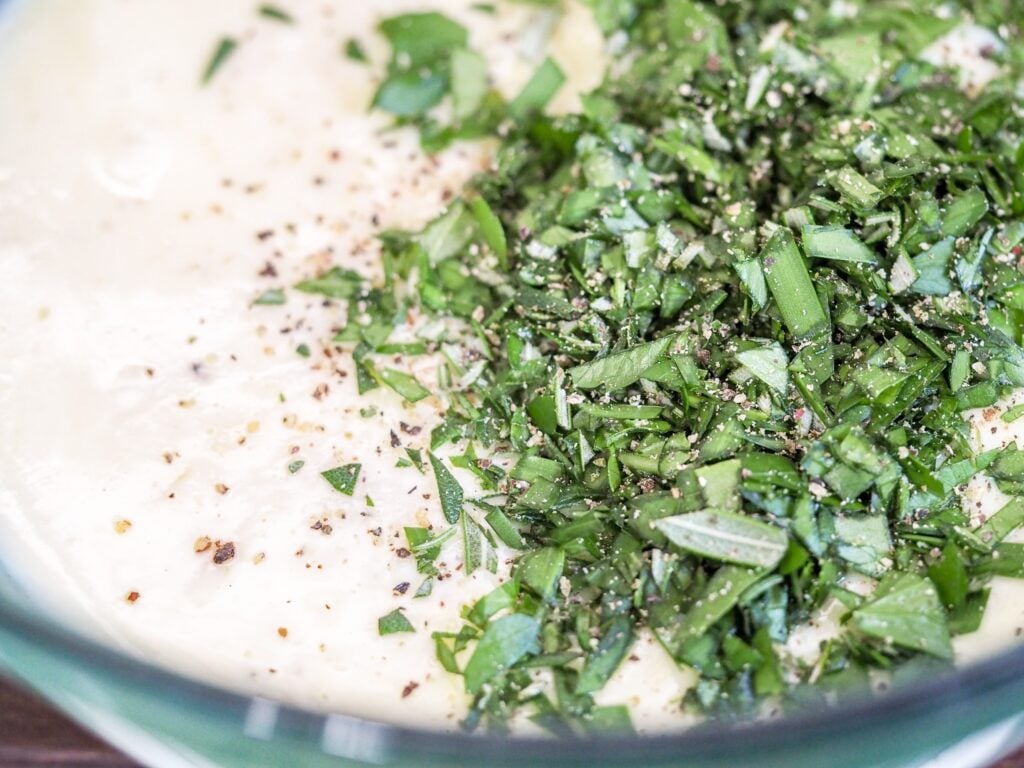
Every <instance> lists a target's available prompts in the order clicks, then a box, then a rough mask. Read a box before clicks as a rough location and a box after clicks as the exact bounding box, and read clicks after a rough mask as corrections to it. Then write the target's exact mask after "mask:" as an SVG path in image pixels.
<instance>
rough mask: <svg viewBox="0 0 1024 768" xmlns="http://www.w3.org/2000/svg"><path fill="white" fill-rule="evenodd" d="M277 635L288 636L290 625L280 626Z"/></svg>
mask: <svg viewBox="0 0 1024 768" xmlns="http://www.w3.org/2000/svg"><path fill="white" fill-rule="evenodd" d="M277 635H278V637H288V627H278V628H277Z"/></svg>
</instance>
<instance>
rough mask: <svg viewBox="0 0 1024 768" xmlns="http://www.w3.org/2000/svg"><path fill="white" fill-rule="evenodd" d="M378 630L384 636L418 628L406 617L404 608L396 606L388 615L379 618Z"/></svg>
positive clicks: (413, 630)
mask: <svg viewBox="0 0 1024 768" xmlns="http://www.w3.org/2000/svg"><path fill="white" fill-rule="evenodd" d="M377 631H378V633H380V635H381V637H383V636H384V635H394V634H397V633H399V632H415V631H416V629H415V628H414V627H413V625H412V624H411V623H410V622H409V620H408V619H407V618H405V614H404V613H402V609H401V608H396V609H395V610H393V611H392V612H391V613H389V614H387V615H386V616H381V617H380V618H379V619H377Z"/></svg>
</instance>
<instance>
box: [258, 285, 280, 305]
mask: <svg viewBox="0 0 1024 768" xmlns="http://www.w3.org/2000/svg"><path fill="white" fill-rule="evenodd" d="M286 300H287V299H286V297H285V295H284V289H283V288H270V289H269V290H266V291H264V292H263V293H261V294H260V295H259V296H257V297H256V298H255V299H254V300H253V302H252V303H253V304H255V305H257V306H267V307H272V306H279V305H281V304H284V303H285V301H286Z"/></svg>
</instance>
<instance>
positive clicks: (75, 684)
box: [0, 0, 1024, 768]
mask: <svg viewBox="0 0 1024 768" xmlns="http://www.w3.org/2000/svg"><path fill="white" fill-rule="evenodd" d="M11 4H12V3H11V2H10V0H0V14H3V12H4V11H5V9H7V7H8V6H10V5H11ZM0 21H2V19H0ZM4 496H5V494H4V490H3V488H2V487H0V499H2V500H3V501H4V502H5V503H12V502H11V501H10V497H8V498H6V499H4V498H3V497H4ZM0 543H2V542H0ZM14 572H15V569H14V568H13V565H12V564H11V563H9V562H5V561H4V559H3V555H2V553H0V672H2V673H4V674H6V675H9V676H10V677H12V678H13V679H16V680H20V681H21V682H23V683H24V684H26V685H27V686H29V687H31V688H32V689H34V690H36V691H37V692H39V693H40V694H42V695H43V696H44V697H46V698H47V699H49V700H50V701H51V702H52V703H53V704H54V705H56V706H57V707H58V708H60V709H61V710H63V711H64V712H66V713H67V714H68V715H70V716H71V717H72V718H74V719H75V720H77V721H78V722H80V723H81V724H82V725H84V726H85V727H86V728H88V729H90V730H92V731H94V732H95V733H96V734H98V735H99V736H101V737H102V738H104V739H106V740H107V741H109V742H111V743H112V744H114V745H116V746H117V747H119V748H120V749H122V750H123V751H124V752H126V753H127V754H129V755H131V756H132V757H134V758H136V759H137V760H139V761H141V762H143V763H145V764H147V765H149V766H155V767H159V768H165V767H166V768H170V767H177V766H203V767H204V768H206V767H209V766H239V768H241V767H242V766H245V767H246V768H258V767H259V766H356V765H386V766H446V767H451V766H473V767H474V768H484V767H485V766H613V765H614V766H687V767H688V768H711V767H712V766H730V768H744V767H745V766H751V767H752V768H753V767H754V766H756V767H757V768H775V767H778V768H803V767H804V766H806V767H807V768H821V766H830V767H831V768H843V767H848V768H861V767H864V768H867V766H874V767H875V768H889V767H890V766H891V767H892V768H897V767H900V768H905V767H906V766H918V765H922V766H923V765H924V764H926V763H927V764H928V765H929V768H939V767H940V766H947V765H948V766H951V767H955V768H970V767H971V766H982V765H985V764H987V763H988V762H990V761H992V760H995V759H997V758H998V757H1000V756H1001V755H1003V754H1006V753H1007V752H1009V751H1010V750H1011V749H1013V748H1014V747H1016V746H1017V745H1019V744H1022V743H1024V647H1019V648H1016V649H1014V650H1012V651H1008V652H1006V653H1003V654H1002V655H1000V656H998V657H994V658H991V659H989V660H986V661H984V662H982V663H979V664H976V665H974V666H971V667H967V668H963V669H960V670H957V671H955V672H951V673H948V674H944V675H941V676H937V677H932V678H930V679H924V680H919V681H917V682H916V683H913V684H909V685H906V686H904V687H901V688H899V689H898V690H894V691H891V692H889V693H887V694H885V695H884V696H880V697H875V698H871V699H860V700H855V701H849V702H846V703H844V704H843V705H841V706H837V707H834V708H827V709H820V710H818V711H808V712H803V713H801V714H797V715H791V716H787V717H785V718H781V719H776V720H771V721H759V722H755V723H750V724H744V725H740V726H736V725H732V726H730V725H727V724H723V723H718V724H714V723H712V724H709V725H707V726H701V727H698V728H694V729H691V730H688V731H685V732H680V733H678V734H675V735H664V736H649V737H639V736H634V737H622V736H615V737H611V736H609V737H602V736H600V735H590V736H587V737H586V738H580V739H577V740H571V741H570V740H554V739H507V738H498V737H493V736H470V735H464V734H453V733H440V732H433V731H426V730H417V729H412V728H403V727H396V726H393V725H388V724H384V723H381V722H374V721H370V720H365V719H361V718H359V717H357V716H353V715H348V714H323V713H317V712H313V711H303V710H300V709H296V708H294V707H289V706H285V705H282V704H278V703H276V702H274V701H270V700H267V699H261V698H251V697H247V696H242V695H238V694H235V693H231V692H229V691H227V690H223V689H219V688H215V687H211V686H209V685H205V684H203V683H200V682H197V681H194V680H191V679H188V678H185V677H182V676H179V675H176V674H174V673H171V672H169V671H167V670H164V669H161V668H158V667H156V666H154V665H152V664H148V663H146V662H144V661H141V660H139V659H136V658H133V657H130V656H128V655H125V654H123V653H119V652H117V651H114V650H112V649H111V648H108V647H106V646H104V645H102V644H100V643H98V642H96V641H94V640H92V639H90V638H89V637H87V636H86V635H84V634H82V633H81V632H79V631H78V630H76V629H75V628H74V627H72V626H70V625H69V624H68V623H66V621H65V620H62V619H61V618H60V617H57V616H54V615H52V614H50V613H49V612H47V611H46V610H44V608H43V607H42V606H41V605H40V604H39V603H37V602H36V600H35V599H34V598H33V596H32V594H30V592H29V591H28V590H26V589H24V588H23V587H21V586H19V583H18V581H17V579H16V578H15V575H14ZM929 761H932V762H929Z"/></svg>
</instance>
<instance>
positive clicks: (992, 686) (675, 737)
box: [0, 594, 1024, 764]
mask: <svg viewBox="0 0 1024 768" xmlns="http://www.w3.org/2000/svg"><path fill="white" fill-rule="evenodd" d="M0 629H4V630H6V631H9V632H12V633H13V634H15V635H17V636H18V637H19V638H21V639H23V640H29V641H31V642H32V643H33V644H34V645H35V646H36V647H37V648H41V649H42V650H43V651H44V652H45V653H46V654H48V655H53V656H58V655H59V656H60V657H62V658H64V659H71V660H73V662H74V663H75V664H76V665H78V666H84V667H86V668H88V669H89V670H90V671H92V672H95V673H99V674H101V675H104V676H108V677H116V678H121V679H122V680H125V681H126V682H128V683H129V684H132V683H134V684H140V683H144V684H145V688H147V689H149V690H152V691H157V692H159V693H158V694H155V695H158V696H159V698H162V699H167V698H171V697H174V698H176V699H177V700H179V701H182V702H186V703H188V704H189V705H190V706H191V707H194V711H196V712H201V711H203V710H206V711H221V712H236V713H238V714H239V715H242V714H244V713H245V712H247V711H248V710H249V708H250V707H251V706H252V704H253V702H261V701H262V702H269V703H272V704H274V705H275V706H277V707H278V712H279V713H280V717H279V721H280V722H281V724H282V726H287V727H290V728H292V729H293V730H294V731H295V735H296V736H298V737H299V738H301V737H302V735H303V734H305V735H307V736H308V735H309V734H311V733H313V734H319V733H320V728H321V727H322V726H323V725H324V724H325V723H327V722H328V721H334V722H339V721H340V722H342V723H344V724H345V726H346V727H348V728H353V729H359V730H360V731H363V732H368V733H372V735H374V736H375V737H377V738H378V740H379V741H381V742H382V743H385V744H387V745H388V746H389V748H390V749H391V750H392V751H395V752H397V753H409V754H420V755H423V756H430V755H433V756H442V755H446V754H448V755H450V754H453V753H460V752H462V753H463V754H466V752H464V750H471V751H469V752H468V754H474V755H476V756H477V757H479V758H483V759H488V758H492V759H495V760H499V759H500V760H508V759H509V758H511V759H513V760H517V759H529V758H550V757H552V756H557V754H558V752H559V750H560V749H565V748H566V747H568V749H571V753H570V752H566V753H565V756H570V755H571V756H572V757H574V758H576V759H586V760H588V761H593V762H594V763H597V764H601V763H604V764H607V763H609V762H611V761H614V760H621V759H624V758H626V757H628V758H629V759H631V760H636V759H637V758H647V759H651V760H656V759H657V758H658V757H659V756H662V757H664V756H669V755H671V757H672V758H673V759H675V760H678V759H681V758H685V757H687V756H699V755H706V754H709V753H716V754H742V753H746V754H750V753H751V752H750V751H751V750H755V751H760V752H764V751H765V750H770V749H772V748H773V747H775V748H781V747H782V746H784V745H785V744H787V743H792V742H793V741H797V742H805V741H808V740H813V739H818V738H820V739H825V738H828V737H830V736H833V735H838V734H849V733H850V732H857V733H859V734H861V735H862V736H863V735H864V734H865V733H866V732H868V731H870V730H871V729H872V728H878V727H881V726H882V725H883V724H887V725H890V726H891V725H892V724H893V723H894V722H897V721H912V720H916V719H918V718H920V717H924V716H926V715H928V714H931V713H937V712H940V711H942V710H943V709H945V708H948V707H950V706H955V705H962V704H964V703H965V702H977V701H980V700H982V699H984V698H985V697H987V696H990V695H992V694H995V693H999V692H1006V691H1009V690H1010V689H1013V688H1015V687H1019V688H1020V689H1021V693H1022V694H1024V645H1022V646H1019V647H1011V648H1010V649H1007V650H1004V651H1002V652H1000V653H997V654H995V655H993V656H990V657H987V658H985V659H983V660H981V661H978V662H974V663H972V664H968V665H966V666H963V667H956V668H954V669H952V670H951V671H948V672H945V673H944V674H941V675H936V676H929V677H928V678H927V679H921V680H916V681H914V682H908V683H906V684H904V685H900V686H897V687H894V688H893V689H892V690H890V691H887V692H885V693H884V694H881V695H869V696H859V697H851V699H850V700H849V701H846V702H843V703H839V704H835V705H833V706H828V707H822V708H818V709H816V710H815V711H810V710H799V711H797V712H794V713H792V714H786V715H785V716H783V717H781V718H766V719H757V720H753V721H743V722H741V723H737V722H736V721H713V722H709V723H706V724H701V725H697V726H693V727H690V728H686V729H680V730H679V731H673V732H668V733H655V734H649V735H639V734H629V735H622V734H620V735H607V734H588V735H587V736H586V738H575V739H557V738H554V739H553V738H551V737H532V736H500V735H493V734H467V733H464V732H460V731H456V732H446V731H440V730H431V729H428V728H425V727H419V726H404V725H396V724H393V723H387V722H384V721H379V720H372V719H369V718H363V717H359V716H357V715H351V714H347V713H332V712H322V711H315V710H311V709H303V708H301V707H297V706H294V705H290V704H283V703H278V702H275V701H273V700H269V699H264V698H262V697H259V696H253V695H246V694H242V693H236V692H233V691H230V690H228V689H227V688H222V687H218V686H215V685H211V684H209V683H205V682H202V681H199V680H195V679H193V678H190V677H187V676H184V675H181V674H178V673H176V672H174V671H171V670H170V669H167V668H164V667H161V666H159V665H157V664H154V663H152V662H149V661H146V660H145V659H142V658H139V657H135V656H131V655H129V654H127V653H123V652H121V651H118V650H116V649H114V648H112V647H109V646H107V645H105V644H103V643H102V642H100V641H98V640H95V639H92V638H90V637H87V636H86V635H84V634H82V633H80V632H79V631H78V630H76V629H74V628H71V627H67V626H65V625H63V624H61V623H59V622H58V621H57V620H55V619H51V618H48V617H45V616H43V615H42V614H40V613H36V612H33V611H30V610H27V609H25V608H23V607H21V606H19V605H15V604H13V603H12V601H11V600H10V599H9V598H8V597H6V596H4V595H2V594H0ZM10 671H11V672H13V673H14V674H15V675H16V676H17V675H18V673H19V670H18V669H17V668H12V669H11V670H10ZM140 687H141V686H140ZM1022 700H1024V699H1022ZM1021 712H1022V713H1024V705H1022V706H1021ZM995 722H996V721H995V720H993V721H992V723H991V724H994V723H995ZM755 753H756V752H755Z"/></svg>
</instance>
